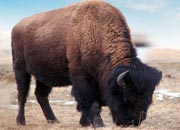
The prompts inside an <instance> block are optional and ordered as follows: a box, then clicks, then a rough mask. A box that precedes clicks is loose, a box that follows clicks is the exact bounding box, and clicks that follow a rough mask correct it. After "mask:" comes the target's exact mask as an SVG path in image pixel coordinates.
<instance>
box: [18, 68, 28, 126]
mask: <svg viewBox="0 0 180 130" xmlns="http://www.w3.org/2000/svg"><path fill="white" fill-rule="evenodd" d="M15 78H16V82H17V90H18V104H19V109H18V115H17V118H16V122H17V124H18V125H25V124H26V122H25V116H24V107H25V103H26V97H27V95H28V92H29V85H30V79H31V76H30V75H29V74H28V73H26V72H25V71H22V70H21V71H18V70H15Z"/></svg>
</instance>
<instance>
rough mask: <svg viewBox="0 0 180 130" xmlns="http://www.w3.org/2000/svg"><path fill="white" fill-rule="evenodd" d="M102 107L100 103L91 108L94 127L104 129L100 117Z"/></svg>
mask: <svg viewBox="0 0 180 130" xmlns="http://www.w3.org/2000/svg"><path fill="white" fill-rule="evenodd" d="M100 112H101V107H100V105H99V103H98V102H94V103H93V104H92V106H91V113H92V124H93V127H95V128H98V127H103V126H104V123H103V120H102V118H101V115H100Z"/></svg>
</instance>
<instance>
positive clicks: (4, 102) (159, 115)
mask: <svg viewBox="0 0 180 130" xmlns="http://www.w3.org/2000/svg"><path fill="white" fill-rule="evenodd" d="M149 64H151V65H154V66H156V67H158V68H159V69H161V70H162V71H163V79H162V82H161V83H160V85H159V86H158V87H157V89H168V90H170V91H172V92H180V62H177V63H176V62H173V63H170V62H168V63H167V62H166V63H165V62H162V63H157V62H156V63H152V62H150V63H149ZM0 67H1V68H0V73H1V74H2V77H3V78H1V81H0V99H1V100H0V115H1V116H0V117H1V118H0V130H59V129H60V130H93V127H92V126H90V127H86V128H83V127H81V126H80V125H79V118H80V113H79V112H77V110H76V104H72V105H64V104H63V103H51V106H52V108H53V110H54V112H55V114H56V116H57V118H58V119H59V120H60V124H47V123H46V120H45V118H44V115H43V113H42V111H41V109H40V106H39V105H38V104H36V103H29V102H28V103H27V104H26V123H27V125H26V126H17V125H16V122H15V120H16V114H17V109H12V108H10V105H17V101H16V86H15V84H14V83H12V82H9V81H8V80H7V79H6V76H7V74H12V69H11V67H8V66H4V67H2V65H1V66H0ZM8 68H9V69H8ZM7 71H8V73H6V72H7ZM7 77H8V76H7ZM9 77H11V78H12V75H11V76H9ZM11 78H10V79H11ZM12 79H13V78H12ZM12 79H11V80H12ZM7 81H8V82H7ZM12 81H13V80H12ZM34 87H35V86H34V85H32V86H31V91H30V93H29V99H35V96H34ZM70 90H71V87H67V88H55V89H53V91H52V93H51V95H50V97H49V98H50V100H57V99H58V100H59V99H60V100H73V97H71V96H70ZM156 97H157V95H156V94H154V102H153V104H152V105H151V107H150V109H149V112H148V117H147V119H146V120H145V121H144V122H143V123H142V124H141V126H139V127H136V128H133V127H128V128H121V127H117V126H115V125H114V124H113V122H112V120H111V115H110V112H109V109H108V108H107V107H103V110H102V118H103V120H104V123H105V125H106V126H105V127H104V128H99V129H98V130H120V129H121V130H180V98H173V99H170V98H169V97H165V98H164V100H163V101H159V100H157V98H156Z"/></svg>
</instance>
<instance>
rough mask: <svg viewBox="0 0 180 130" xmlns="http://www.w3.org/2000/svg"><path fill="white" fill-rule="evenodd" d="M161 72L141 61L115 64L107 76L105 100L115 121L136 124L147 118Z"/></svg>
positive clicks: (126, 124)
mask: <svg viewBox="0 0 180 130" xmlns="http://www.w3.org/2000/svg"><path fill="white" fill-rule="evenodd" d="M161 77H162V73H161V72H160V71H158V70H157V69H155V68H153V67H149V66H147V65H145V64H143V63H141V62H140V61H138V62H135V63H134V64H130V65H124V66H119V67H117V68H115V69H114V70H113V72H112V74H111V75H110V78H109V80H108V91H107V96H108V97H107V101H108V106H109V108H110V110H111V113H112V117H113V121H114V123H116V124H117V125H122V126H129V125H134V126H138V125H140V124H141V122H142V121H143V120H144V119H145V118H146V113H147V110H148V107H149V105H150V104H151V103H152V96H153V92H154V90H155V86H156V85H157V84H158V83H159V81H160V80H161Z"/></svg>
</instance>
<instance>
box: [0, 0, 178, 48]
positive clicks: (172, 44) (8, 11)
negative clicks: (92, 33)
mask: <svg viewBox="0 0 180 130" xmlns="http://www.w3.org/2000/svg"><path fill="white" fill-rule="evenodd" d="M79 1H81V0H1V1H0V49H10V48H11V46H10V43H11V38H10V37H11V30H12V27H13V26H14V25H15V24H16V23H17V22H19V21H20V20H21V19H23V18H24V17H27V16H31V15H33V14H36V13H39V12H45V11H49V10H53V9H57V8H61V7H64V6H66V5H69V4H72V3H76V2H79ZM105 1H107V2H109V3H111V4H112V5H114V6H115V7H117V8H118V9H120V10H121V11H122V12H123V14H124V16H125V17H126V20H127V22H128V25H129V27H130V29H131V32H132V33H133V34H143V35H146V36H147V38H148V40H149V41H150V43H151V44H152V45H154V47H157V48H173V49H180V38H179V35H180V0H105Z"/></svg>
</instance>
